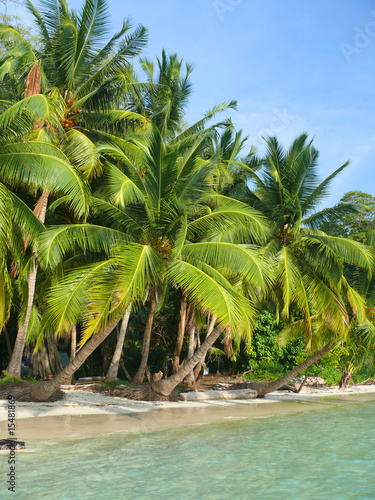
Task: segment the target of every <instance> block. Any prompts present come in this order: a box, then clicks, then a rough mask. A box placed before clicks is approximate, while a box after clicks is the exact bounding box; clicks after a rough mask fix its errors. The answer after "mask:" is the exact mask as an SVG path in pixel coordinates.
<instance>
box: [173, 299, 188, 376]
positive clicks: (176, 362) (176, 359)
mask: <svg viewBox="0 0 375 500" xmlns="http://www.w3.org/2000/svg"><path fill="white" fill-rule="evenodd" d="M186 304H187V298H186V295H185V294H183V295H182V299H181V307H180V322H179V324H178V333H177V339H176V345H175V348H174V351H173V358H172V371H173V373H176V372H177V371H178V370H179V368H180V356H181V351H182V346H183V343H184V335H185V326H186Z"/></svg>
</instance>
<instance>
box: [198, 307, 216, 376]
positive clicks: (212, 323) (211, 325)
mask: <svg viewBox="0 0 375 500" xmlns="http://www.w3.org/2000/svg"><path fill="white" fill-rule="evenodd" d="M216 319H217V316H211V319H210V322H209V325H208V327H207V333H206V338H207V337H209V336H210V335H211V333H212V330H213V329H214V326H215V323H216ZM205 362H206V354H205V355H204V356H203V357H202V359H201V360H200V361H199V363H198V364H197V366H196V367H195V369H194V380H195V383H197V382H199V380H200V379H201V378H202V374H201V372H202V370H203V366H204V364H205Z"/></svg>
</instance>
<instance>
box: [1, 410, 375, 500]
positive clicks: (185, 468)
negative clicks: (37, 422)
mask: <svg viewBox="0 0 375 500" xmlns="http://www.w3.org/2000/svg"><path fill="white" fill-rule="evenodd" d="M374 415H375V401H370V402H357V403H349V404H347V405H345V406H341V407H333V408H331V407H328V408H326V409H323V410H312V411H308V412H303V413H302V412H301V413H297V414H296V413H294V414H287V415H283V416H278V417H267V418H251V419H247V420H241V421H238V420H237V421H231V420H229V421H225V422H223V423H220V424H212V425H211V424H210V425H201V426H193V427H185V428H183V429H173V430H168V431H157V432H150V433H142V434H132V435H129V434H116V435H106V436H99V437H95V438H89V439H88V438H85V439H64V440H60V439H59V440H58V439H56V440H48V441H39V442H36V441H29V442H27V447H28V449H29V450H30V452H29V453H20V454H19V455H18V456H17V493H16V495H13V494H10V493H9V497H8V496H7V495H6V491H5V489H3V490H2V491H0V498H25V499H26V498H32V499H42V498H48V499H59V500H60V499H69V500H71V499H86V498H89V499H99V498H100V499H132V500H133V499H147V500H150V499H258V498H259V499H298V500H299V499H334V500H336V499H349V498H362V499H370V498H371V499H374V498H375V429H374V424H375V421H374ZM3 493H4V494H3ZM44 495H45V496H44Z"/></svg>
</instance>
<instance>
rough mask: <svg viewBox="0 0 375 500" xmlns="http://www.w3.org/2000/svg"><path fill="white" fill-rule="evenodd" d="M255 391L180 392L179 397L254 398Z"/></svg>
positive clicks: (203, 399) (190, 398)
mask: <svg viewBox="0 0 375 500" xmlns="http://www.w3.org/2000/svg"><path fill="white" fill-rule="evenodd" d="M256 397H257V391H254V390H252V389H235V390H226V389H224V390H223V389H222V390H218V391H215V390H210V391H204V392H196V391H190V392H181V393H180V394H179V399H181V400H182V401H208V400H220V399H224V400H231V399H256Z"/></svg>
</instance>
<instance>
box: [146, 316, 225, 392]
mask: <svg viewBox="0 0 375 500" xmlns="http://www.w3.org/2000/svg"><path fill="white" fill-rule="evenodd" d="M223 330H224V328H223V327H222V326H221V325H218V326H217V327H216V328H215V329H214V330H213V332H212V333H211V335H209V336H208V337H207V338H206V340H205V341H204V342H203V344H202V345H201V346H200V347H199V349H197V350H196V351H195V353H194V355H193V356H192V357H191V358H190V359H189V361H188V362H187V363H185V364H184V365H183V366H182V367H181V368H180V369H179V370H178V372H176V373H174V374H173V375H171V376H170V377H168V378H164V379H162V380H159V381H158V382H153V383H152V384H151V388H152V390H153V391H154V392H156V393H157V394H161V395H163V396H169V395H170V394H171V392H172V391H173V389H174V388H175V387H177V385H178V384H180V383H181V382H182V381H183V380H184V378H185V377H186V375H187V374H188V373H189V372H190V371H191V370H193V369H194V367H195V366H196V365H197V364H198V363H199V361H200V360H201V359H202V357H203V356H205V355H206V353H207V351H208V349H210V347H212V345H213V344H214V342H215V341H216V340H217V339H218V338H219V337H220V334H221V333H222V331H223Z"/></svg>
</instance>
